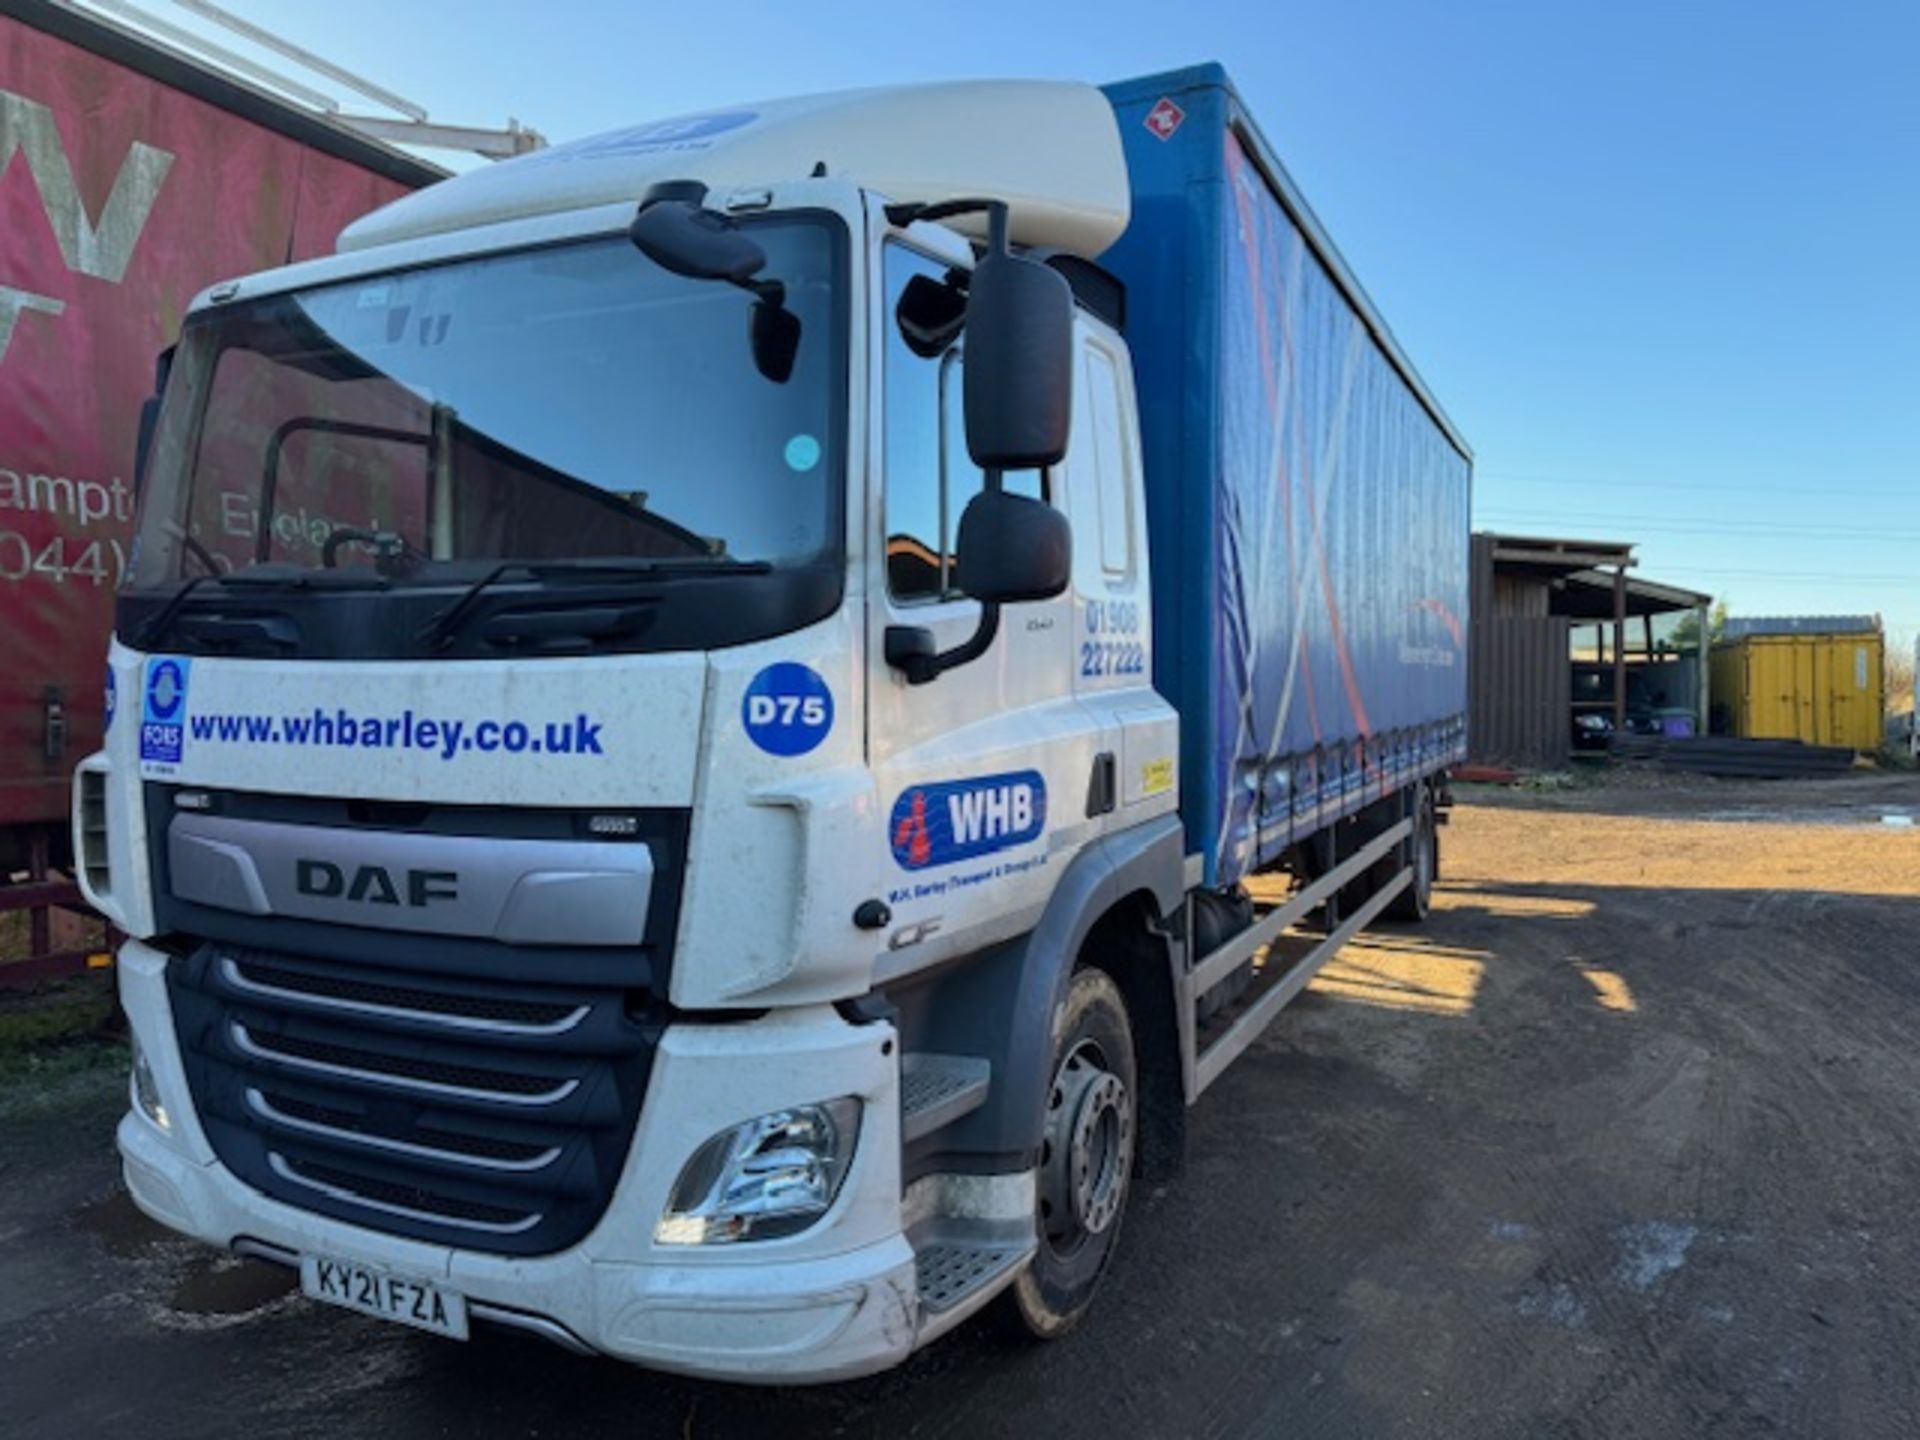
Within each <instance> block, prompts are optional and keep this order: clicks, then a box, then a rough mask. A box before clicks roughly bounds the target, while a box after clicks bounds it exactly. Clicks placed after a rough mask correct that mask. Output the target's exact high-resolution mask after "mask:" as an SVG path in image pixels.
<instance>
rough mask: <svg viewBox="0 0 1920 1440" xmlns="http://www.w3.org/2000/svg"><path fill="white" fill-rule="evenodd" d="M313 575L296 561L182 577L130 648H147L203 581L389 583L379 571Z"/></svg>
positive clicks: (282, 585) (351, 586) (364, 586)
mask: <svg viewBox="0 0 1920 1440" xmlns="http://www.w3.org/2000/svg"><path fill="white" fill-rule="evenodd" d="M314 576H315V572H313V571H310V570H305V569H302V568H301V567H300V566H297V565H250V566H248V567H247V568H246V569H245V570H236V571H234V572H233V573H232V574H231V575H195V576H194V577H193V578H192V579H191V580H185V581H182V582H181V584H180V588H179V589H177V590H175V591H174V592H173V594H171V595H170V596H168V597H167V603H166V604H164V605H162V606H161V607H160V609H159V610H158V611H157V612H155V614H154V617H153V618H152V619H151V620H149V621H147V623H146V624H145V625H143V626H142V627H141V629H140V634H139V637H138V638H137V639H136V640H135V641H134V648H135V649H137V650H151V649H152V648H153V647H154V644H155V643H156V642H157V641H159V640H160V639H161V638H162V637H163V636H165V634H166V633H167V631H168V630H169V629H170V628H171V627H172V625H173V622H174V621H175V620H177V619H179V618H180V612H181V611H182V610H183V609H185V608H186V604H187V601H189V600H191V599H192V598H193V594H194V592H195V591H196V590H198V589H199V588H200V587H201V586H203V585H209V584H213V585H218V586H219V587H220V588H221V589H222V590H225V589H227V588H229V587H237V588H245V589H260V590H306V589H328V590H385V589H387V588H389V586H390V585H391V584H392V582H391V581H389V580H388V579H387V578H386V577H385V576H381V575H368V576H365V577H359V576H354V577H353V578H351V579H349V578H347V576H346V575H343V574H341V573H340V572H328V573H327V576H326V578H325V579H324V580H319V581H317V582H316V580H315V578H314Z"/></svg>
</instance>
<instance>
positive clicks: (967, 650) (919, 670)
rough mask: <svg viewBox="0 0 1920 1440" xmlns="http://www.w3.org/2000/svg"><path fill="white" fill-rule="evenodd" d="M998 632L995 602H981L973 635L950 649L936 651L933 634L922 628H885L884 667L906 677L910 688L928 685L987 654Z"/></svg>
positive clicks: (998, 623)
mask: <svg viewBox="0 0 1920 1440" xmlns="http://www.w3.org/2000/svg"><path fill="white" fill-rule="evenodd" d="M999 633H1000V604H999V602H998V601H996V600H983V601H981V602H980V623H979V624H978V625H976V626H974V627H973V634H971V635H969V636H968V637H967V638H966V639H965V640H963V641H961V642H960V643H959V644H958V645H956V646H954V647H953V649H951V650H941V651H937V652H936V651H935V650H934V648H933V632H932V631H931V630H928V629H927V628H926V627H924V626H921V625H889V626H888V627H887V638H886V647H887V648H886V654H887V664H889V665H891V666H892V667H893V668H894V669H896V670H898V671H900V672H901V673H902V674H903V675H905V676H906V680H907V683H908V684H909V685H927V684H931V683H932V682H933V681H935V680H938V679H939V678H940V677H941V676H942V675H944V674H945V673H946V672H947V671H949V670H956V669H958V668H959V667H960V666H962V665H970V664H972V663H973V662H974V661H975V660H978V659H979V658H980V657H981V656H982V655H984V654H986V653H987V651H988V649H990V648H991V647H992V645H993V641H994V637H995V636H997V635H998V634H999Z"/></svg>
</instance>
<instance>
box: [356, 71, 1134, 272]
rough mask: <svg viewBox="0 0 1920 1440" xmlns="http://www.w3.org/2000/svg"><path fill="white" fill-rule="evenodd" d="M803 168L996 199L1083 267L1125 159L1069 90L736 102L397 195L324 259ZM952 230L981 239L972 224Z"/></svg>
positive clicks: (906, 89)
mask: <svg viewBox="0 0 1920 1440" xmlns="http://www.w3.org/2000/svg"><path fill="white" fill-rule="evenodd" d="M819 165H824V166H825V167H826V173H827V174H829V175H832V176H835V177H837V178H839V179H851V180H853V181H856V182H857V183H859V184H860V185H862V186H864V187H866V188H867V189H869V190H874V191H877V192H879V193H880V194H882V195H885V196H886V197H887V198H888V199H889V200H896V201H915V200H920V201H929V202H931V201H938V200H950V199H954V198H957V197H960V196H974V195H980V196H987V197H991V198H996V199H1001V200H1005V201H1006V202H1007V203H1008V204H1009V206H1010V207H1011V211H1012V235H1013V239H1014V241H1015V242H1016V243H1018V244H1022V245H1036V246H1052V247H1057V248H1059V249H1062V250H1066V251H1070V252H1072V253H1074V254H1076V255H1082V256H1085V257H1087V258H1089V259H1091V258H1093V257H1095V256H1097V255H1099V254H1100V252H1101V251H1103V250H1105V249H1106V248H1107V247H1108V246H1109V245H1111V244H1112V243H1113V242H1114V241H1115V240H1116V239H1118V238H1119V236H1120V233H1121V232H1122V231H1123V230H1125V229H1126V227H1127V218H1128V188H1127V166H1126V159H1125V156H1124V155H1123V153H1122V151H1121V147H1120V133H1119V129H1118V126H1117V125H1116V123H1115V121H1114V116H1113V107H1112V106H1111V105H1110V104H1109V103H1108V102H1107V100H1106V97H1105V96H1103V95H1102V94H1101V93H1100V91H1098V90H1096V89H1094V88H1093V87H1092V86H1090V85H1080V84H1074V83H1069V82H1060V81H1039V80H986V81H963V82H955V83H948V84H935V85H913V86H901V87H894V88H887V89H876V90H851V91H844V92H841V93H839V94H833V95H816V96H810V97H807V98H803V99H792V100H777V101H771V102H768V103H766V104H759V105H739V106H733V107H729V108H727V109H722V110H711V111H707V112H705V113H703V114H698V115H685V116H681V117H679V118H677V119H672V120H658V121H654V122H652V123H650V124H646V125H637V126H634V127H632V128H630V129H625V130H615V131H611V132H609V133H608V134H605V135H597V136H593V137H591V138H589V139H585V140H576V141H572V142H570V143H568V144H565V145H557V146H554V147H553V148H551V149H547V150H539V151H535V152H534V153H533V154H530V155H524V156H521V157H519V158H518V159H514V160H508V161H504V162H502V163H501V164H498V165H490V166H488V167H486V168H485V169H480V170H474V171H470V172H468V173H467V174H464V175H458V176H455V177H454V178H453V179H450V180H445V181H442V182H441V183H439V184H437V185H433V186H430V187H429V188H427V189H425V190H422V191H419V192H417V193H415V194H413V195H409V196H407V197H405V198H404V199H401V200H397V201H395V202H394V203H392V204H390V205H387V206H385V207H384V208H382V209H379V210H376V211H374V212H373V213H372V214H370V215H368V216H366V217H364V218H363V219H361V220H358V221H356V222H355V223H354V224H352V225H350V226H348V227H347V229H346V230H345V231H344V232H343V233H342V234H341V236H340V249H341V250H343V251H346V250H364V249H368V248H370V247H372V246H375V245H385V244H388V243H390V242H392V241H396V240H411V239H415V238H418V237H420V236H424V235H437V234H444V233H446V232H448V231H452V230H463V229H466V228H468V227H470V226H475V225H486V224H491V223H494V222H497V221H503V220H513V219H520V218H523V217H526V216H532V215H549V214H553V213H556V212H559V211H564V210H577V209H583V208H586V207H588V206H594V205H605V204H608V203H610V202H614V201H619V200H634V201H638V199H639V197H640V196H641V195H642V194H644V193H645V192H646V190H647V187H648V186H650V185H652V184H654V183H655V182H656V181H660V180H700V181H704V182H705V183H706V184H707V186H708V187H709V188H710V189H714V190H727V189H732V188H735V187H739V186H746V185H769V184H775V183H779V182H781V181H788V180H799V179H802V178H804V177H806V176H807V175H810V174H812V173H813V171H814V169H815V167H816V166H819ZM953 223H954V224H955V226H956V227H957V228H960V229H962V230H968V229H969V228H973V229H974V231H975V233H981V232H980V230H979V227H980V226H981V225H982V223H983V222H981V221H980V220H979V219H978V218H977V217H960V218H958V219H956V220H955V221H954V222H953Z"/></svg>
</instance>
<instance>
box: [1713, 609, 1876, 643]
mask: <svg viewBox="0 0 1920 1440" xmlns="http://www.w3.org/2000/svg"><path fill="white" fill-rule="evenodd" d="M1879 632H1880V617H1879V616H1878V615H1761V616H1751V615H1742V616H1740V617H1738V618H1730V619H1728V621H1727V628H1726V629H1725V630H1724V631H1723V632H1722V638H1724V639H1727V640H1740V639H1743V638H1745V637H1746V636H1748V635H1877V634H1878V633H1879Z"/></svg>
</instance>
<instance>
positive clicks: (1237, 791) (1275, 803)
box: [1101, 66, 1472, 885]
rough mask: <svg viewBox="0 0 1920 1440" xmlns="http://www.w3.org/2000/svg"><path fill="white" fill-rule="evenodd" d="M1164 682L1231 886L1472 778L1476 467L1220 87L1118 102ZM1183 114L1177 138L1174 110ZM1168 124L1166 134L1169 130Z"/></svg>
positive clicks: (1157, 652) (1214, 862) (1207, 828)
mask: <svg viewBox="0 0 1920 1440" xmlns="http://www.w3.org/2000/svg"><path fill="white" fill-rule="evenodd" d="M1107 95H1108V98H1109V99H1110V100H1111V101H1112V102H1113V105H1114V109H1115V111H1116V113H1117V115H1118V118H1119V122H1120V133H1121V136H1122V138H1123V143H1124V146H1125V149H1126V154H1127V164H1128V169H1129V172H1130V178H1131V183H1132V190H1133V218H1132V221H1131V223H1130V224H1129V226H1128V228H1127V231H1126V234H1125V235H1123V236H1122V237H1121V239H1120V240H1119V242H1118V243H1116V244H1115V245H1114V247H1113V248H1112V249H1110V250H1109V251H1108V252H1107V253H1106V254H1105V255H1103V256H1102V257H1101V263H1102V264H1104V265H1105V266H1107V267H1108V268H1109V269H1111V270H1112V271H1113V272H1114V273H1115V274H1116V275H1118V276H1119V278H1120V279H1121V280H1122V281H1123V282H1124V283H1125V284H1126V286H1127V332H1128V333H1127V339H1128V343H1129V345H1130V347H1131V349H1132V353H1133V361H1134V367H1135V380H1136V384H1137V388H1138V395H1139V409H1140V427H1141V439H1142V446H1143V451H1144V462H1145V471H1146V492H1147V529H1148V537H1149V545H1150V549H1151V556H1152V565H1153V623H1154V638H1155V642H1156V643H1155V646H1154V657H1155V662H1154V663H1155V673H1154V684H1155V686H1156V688H1157V689H1158V690H1159V691H1160V693H1161V694H1163V695H1165V696H1166V697H1167V699H1168V700H1169V701H1171V702H1172V704H1173V705H1174V707H1175V708H1176V709H1177V710H1178V711H1179V713H1180V722H1181V758H1180V764H1181V774H1180V795H1181V815H1182V819H1183V820H1184V822H1185V824H1186V827H1187V840H1188V850H1189V852H1190V853H1199V854H1201V855H1203V856H1204V857H1205V860H1206V878H1207V883H1209V884H1214V885H1226V884H1231V883H1233V882H1234V881H1237V880H1239V879H1240V878H1241V877H1242V876H1244V875H1246V874H1248V873H1249V872H1251V871H1253V870H1256V869H1260V868H1262V867H1264V866H1267V865H1270V864H1272V863H1274V862H1275V861H1276V860H1278V859H1279V858H1280V856H1281V855H1282V854H1283V853H1284V852H1285V850H1286V849H1287V848H1288V847H1289V846H1290V845H1293V844H1295V843H1297V842H1298V841H1300V840H1302V839H1304V838H1306V837H1307V836H1309V835H1311V834H1313V833H1314V832H1315V831H1317V830H1320V829H1323V828H1325V827H1326V826H1328V825H1330V824H1332V823H1333V822H1334V821H1336V820H1338V819H1339V818H1341V817H1342V816H1344V815H1350V814H1352V813H1353V812H1354V811H1356V810H1358V809H1360V808H1361V807H1362V806H1364V805H1367V804H1370V803H1372V802H1373V801H1375V800H1378V799H1380V798H1381V797H1382V796H1384V795H1387V794H1390V793H1392V792H1393V791H1396V790H1398V789H1400V788H1402V787H1404V786H1406V785H1407V784H1409V783H1411V782H1412V781H1414V780H1416V779H1418V778H1420V777H1421V776H1424V775H1429V774H1432V773H1433V772H1435V771H1437V770H1440V769H1443V768H1444V767H1446V766H1447V765H1449V764H1452V763H1455V762H1457V761H1459V760H1461V759H1464V758H1465V754H1466V709H1467V697H1466V626H1467V549H1468V544H1467V535H1468V525H1469V517H1468V503H1469V492H1470V488H1471V470H1472V461H1471V457H1470V454H1469V452H1468V451H1467V450H1466V447H1465V445H1464V443H1463V442H1461V441H1460V440H1459V438H1458V436H1457V434H1456V433H1455V432H1454V431H1453V430H1452V428H1451V426H1450V424H1449V423H1448V422H1446V420H1445V418H1444V416H1443V415H1442V414H1441V413H1440V412H1439V411H1438V409H1437V407H1435V406H1433V405H1432V404H1431V402H1430V401H1429V400H1428V399H1427V398H1425V394H1424V392H1423V391H1422V390H1421V389H1420V388H1419V385H1418V382H1417V380H1416V379H1415V378H1414V377H1413V376H1412V374H1411V372H1410V371H1409V370H1407V369H1404V368H1402V366H1401V364H1400V363H1399V362H1398V360H1397V350H1396V349H1395V348H1394V347H1393V345H1392V342H1391V340H1390V338H1388V337H1386V336H1385V334H1384V327H1380V326H1379V322H1378V321H1377V318H1375V317H1373V315H1372V311H1371V308H1370V306H1368V305H1367V304H1366V302H1365V300H1364V299H1363V298H1362V297H1360V296H1359V295H1358V294H1357V292H1356V290H1355V289H1354V288H1353V287H1352V286H1351V284H1350V282H1348V281H1347V280H1346V279H1345V270H1344V267H1343V266H1342V265H1341V263H1340V262H1339V260H1338V258H1337V257H1336V256H1334V255H1333V254H1332V253H1331V252H1330V250H1328V249H1326V248H1324V247H1323V246H1322V245H1320V244H1318V243H1316V240H1315V239H1314V238H1313V237H1314V236H1315V235H1317V233H1318V226H1317V223H1316V222H1314V221H1312V219H1311V217H1310V216H1309V215H1306V214H1305V212H1304V210H1303V208H1302V205H1301V203H1300V202H1297V198H1295V199H1294V203H1293V204H1291V205H1290V204H1289V203H1288V201H1287V200H1283V198H1282V197H1283V196H1286V197H1289V198H1294V197H1297V192H1296V191H1294V190H1293V188H1292V186H1291V183H1290V182H1287V181H1286V180H1285V179H1284V172H1283V171H1282V170H1281V169H1280V167H1279V164H1278V162H1277V160H1275V159H1274V158H1273V156H1272V153H1271V151H1269V150H1268V148H1267V147H1266V145H1265V142H1264V141H1263V140H1262V139H1261V138H1260V136H1259V133H1258V131H1257V130H1256V129H1255V128H1254V126H1253V123H1252V120H1251V118H1250V117H1249V116H1248V115H1247V114H1246V113H1245V111H1244V109H1243V108H1242V107H1241V105H1240V102H1239V100H1238V98H1237V97H1236V96H1235V94H1234V92H1233V90H1232V87H1231V85H1230V84H1229V83H1228V81H1227V78H1226V74H1225V72H1224V71H1223V70H1221V69H1220V68H1219V67H1218V66H1202V67H1198V68H1195V69H1192V70H1184V71H1178V72H1174V73H1171V74H1167V75H1157V76H1148V77H1145V78H1143V79H1140V80H1132V81H1126V82H1122V83H1120V84H1117V85H1112V86H1109V87H1107ZM1166 102H1171V103H1172V105H1174V106H1177V107H1178V110H1179V112H1180V113H1179V115H1178V117H1177V123H1176V124H1174V125H1173V126H1172V127H1171V128H1170V129H1169V126H1168V125H1167V123H1166V122H1167V121H1168V120H1169V119H1172V118H1174V117H1173V116H1172V115H1171V113H1170V112H1169V111H1168V110H1167V109H1166V108H1165V105H1166ZM1156 107H1159V109H1158V119H1157V123H1156V121H1154V120H1150V118H1149V117H1154V116H1155V115H1156Z"/></svg>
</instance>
